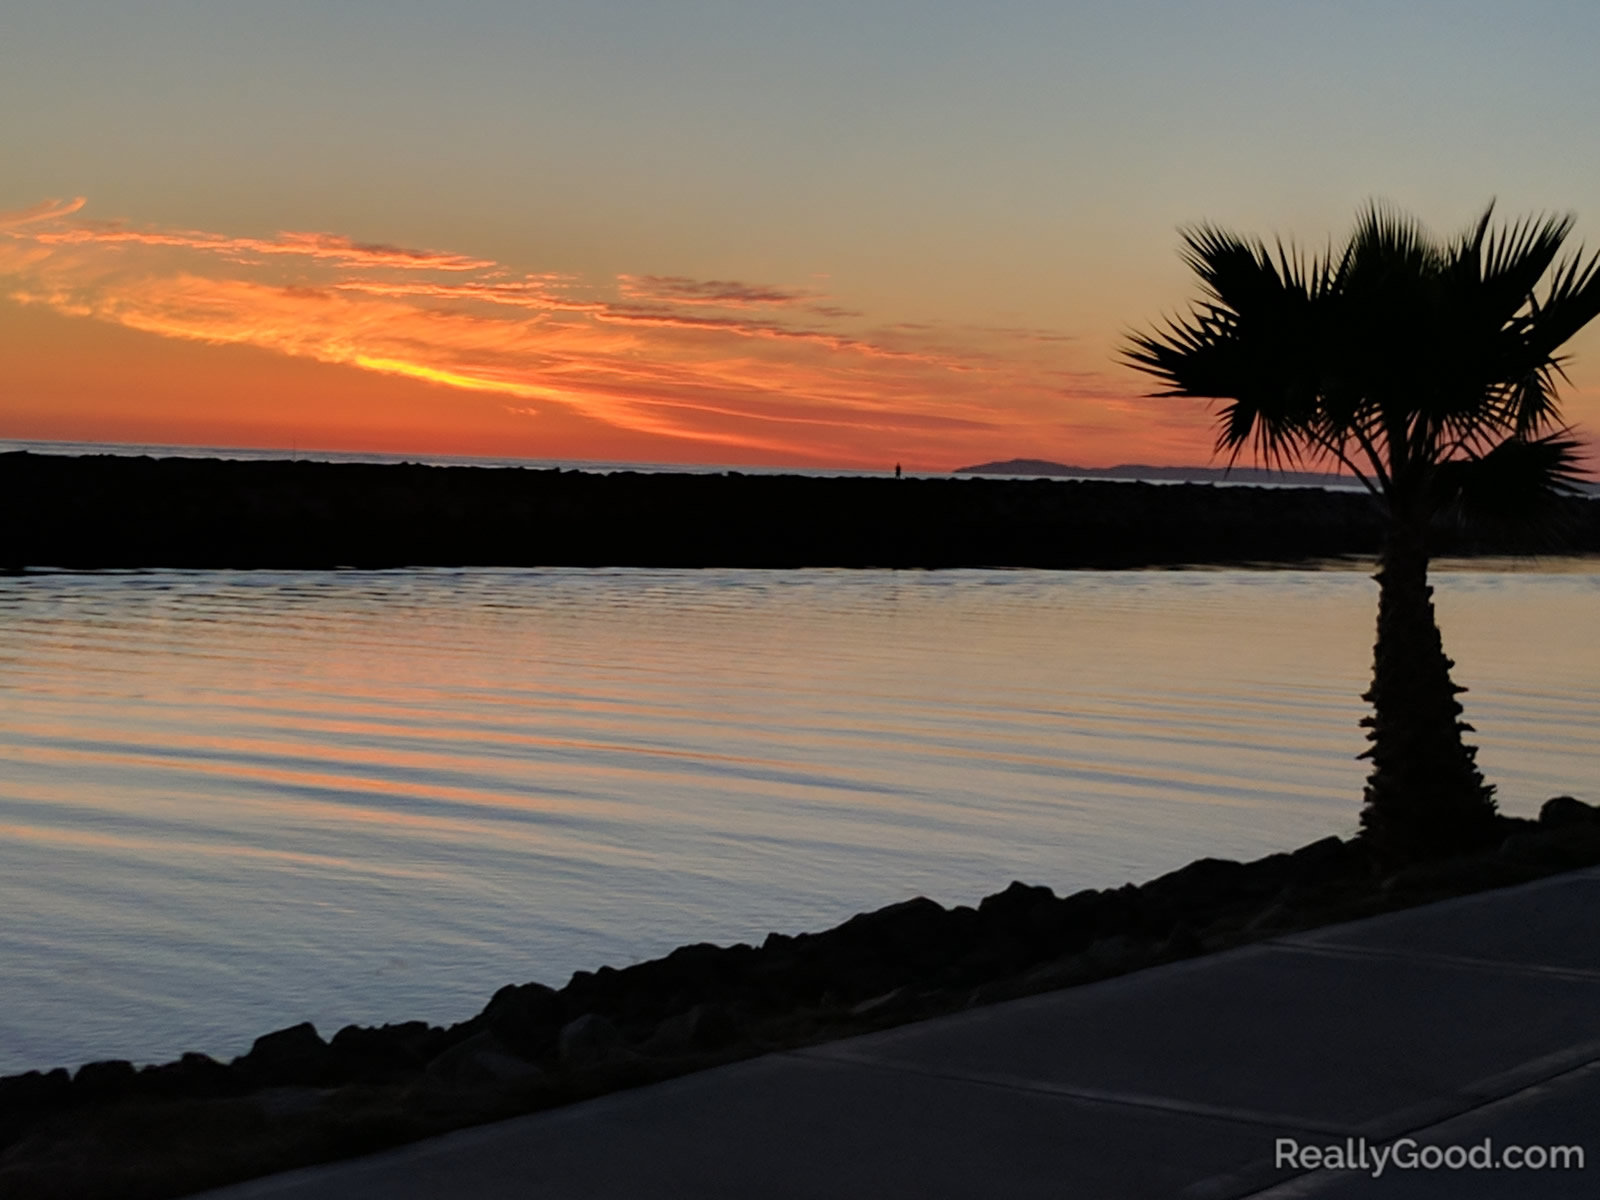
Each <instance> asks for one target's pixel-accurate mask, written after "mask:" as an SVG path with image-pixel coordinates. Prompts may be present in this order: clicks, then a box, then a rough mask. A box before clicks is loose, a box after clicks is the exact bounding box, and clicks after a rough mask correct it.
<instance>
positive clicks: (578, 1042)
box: [556, 1013, 623, 1068]
mask: <svg viewBox="0 0 1600 1200" xmlns="http://www.w3.org/2000/svg"><path fill="white" fill-rule="evenodd" d="M622 1050H623V1045H622V1034H620V1033H619V1032H617V1027H616V1026H615V1025H613V1024H612V1023H611V1022H610V1021H608V1020H607V1019H606V1018H605V1017H602V1016H600V1015H598V1014H596V1013H584V1014H583V1016H581V1017H578V1018H577V1019H575V1020H572V1021H568V1022H567V1023H566V1024H565V1025H563V1026H562V1027H561V1032H560V1033H559V1034H558V1035H557V1037H556V1054H557V1057H559V1058H560V1060H561V1062H562V1065H564V1066H568V1067H577V1068H582V1067H592V1066H596V1065H598V1064H600V1063H603V1062H609V1061H612V1060H614V1059H616V1058H619V1057H621V1056H622Z"/></svg>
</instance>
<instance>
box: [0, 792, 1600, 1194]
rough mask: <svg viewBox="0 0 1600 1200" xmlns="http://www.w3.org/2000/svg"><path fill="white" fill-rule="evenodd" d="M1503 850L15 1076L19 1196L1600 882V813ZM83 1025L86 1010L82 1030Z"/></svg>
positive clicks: (593, 1085) (358, 1144)
mask: <svg viewBox="0 0 1600 1200" xmlns="http://www.w3.org/2000/svg"><path fill="white" fill-rule="evenodd" d="M1503 826H1504V827H1503V834H1504V836H1503V839H1502V841H1501V843H1500V845H1499V846H1498V847H1497V848H1496V849H1495V850H1494V851H1492V852H1488V853H1484V854H1479V855H1476V856H1473V857H1471V858H1463V859H1455V860H1449V861H1443V862H1434V863H1429V864H1425V865H1421V866H1415V867H1411V868H1408V869H1406V870H1402V871H1400V872H1398V873H1386V872H1384V871H1381V870H1380V869H1378V867H1377V866H1376V865H1375V863H1374V862H1373V861H1372V860H1371V859H1369V858H1368V856H1367V855H1366V854H1365V852H1364V851H1363V849H1362V847H1361V845H1360V844H1359V843H1352V842H1345V841H1341V840H1340V839H1338V838H1327V839H1324V840H1323V841H1319V842H1315V843H1312V844H1311V845H1309V846H1306V847H1304V848H1303V849H1301V850H1299V851H1296V852H1294V853H1290V854H1274V855H1271V856H1269V857H1267V858H1263V859H1259V860H1257V861H1255V862H1249V863H1239V862H1231V861H1224V860H1219V859H1201V860H1199V861H1197V862H1194V863H1191V864H1190V865H1189V866H1187V867H1184V868H1183V869H1181V870H1179V871H1175V872H1173V873H1171V874H1169V875H1165V876H1162V877H1161V878H1159V879H1156V880H1153V881H1151V882H1149V883H1146V884H1144V885H1143V886H1142V887H1135V886H1132V885H1129V886H1126V887H1122V888H1115V889H1108V890H1104V891H1084V892H1079V893H1076V894H1075V895H1071V896H1065V897H1062V896H1057V895H1055V894H1054V893H1052V892H1051V891H1050V890H1049V889H1048V888H1044V887H1030V886H1027V885H1025V884H1022V883H1013V884H1012V885H1011V886H1010V887H1008V888H1006V889H1005V890H1004V891H1002V892H998V893H996V894H995V895H992V896H989V897H987V898H986V899H984V900H983V902H982V903H980V904H979V905H977V906H976V907H965V906H963V907H958V908H944V907H942V906H941V905H939V904H937V903H935V902H934V901H932V900H928V899H925V898H921V897H919V898H916V899H912V900H907V901H905V902H903V903H900V904H895V905H891V906H890V907H888V908H884V909H880V910H878V911H876V912H871V913H864V914H861V915H859V916H856V917H853V918H852V919H850V920H849V921H846V922H845V923H844V924H842V925H839V926H838V927H836V928H834V929H830V930H827V931H825V932H822V933H815V934H801V935H798V936H793V937H791V936H785V935H782V934H772V935H770V936H769V937H768V938H767V939H766V941H765V942H763V943H762V944H761V945H760V946H749V945H736V946H713V945H695V946H685V947H682V948H680V949H678V950H676V951H674V952H673V953H671V954H669V955H667V956H666V957H665V958H661V959H656V960H654V961H651V962H646V963H640V964H638V965H635V966H630V967H626V968H624V969H622V970H614V969H612V968H609V967H602V968H601V969H599V970H598V971H594V972H588V971H580V972H578V973H577V974H575V975H574V976H573V977H572V979H571V980H570V981H569V982H568V983H567V984H566V985H565V986H564V987H562V988H560V989H556V988H551V987H547V986H545V985H543V984H540V983H524V984H516V985H510V986H507V987H504V988H502V989H501V990H500V991H499V992H497V993H495V995H494V996H493V998H491V999H490V1000H489V1002H488V1004H487V1005H486V1006H485V1007H484V1009H483V1011H482V1012H480V1013H479V1014H478V1015H477V1016H475V1017H473V1018H472V1019H470V1020H468V1021H464V1022H462V1023H460V1024H458V1025H455V1026H451V1027H448V1028H445V1027H440V1026H434V1025H430V1024H428V1023H426V1022H424V1021H412V1022H409V1023H406V1024H400V1025H385V1026H382V1027H363V1026H354V1025H352V1026H348V1027H346V1028H344V1029H341V1030H339V1031H338V1032H337V1033H336V1034H334V1036H333V1037H332V1038H331V1039H329V1040H325V1039H324V1038H323V1037H322V1036H321V1034H320V1033H319V1032H318V1031H317V1030H316V1029H314V1028H313V1027H312V1026H310V1025H309V1024H302V1025H296V1026H292V1027H290V1028H287V1029H282V1030H279V1031H277V1032H275V1033H269V1034H266V1035H265V1036H263V1037H260V1038H258V1039H257V1040H256V1042H255V1044H254V1046H253V1047H252V1049H251V1050H250V1052H249V1053H248V1054H245V1055H242V1056H241V1057H239V1058H236V1059H234V1060H233V1061H232V1062H229V1063H224V1062H218V1061H216V1060H213V1059H211V1058H209V1057H207V1056H206V1055H203V1054H186V1055H184V1056H183V1057H182V1058H181V1059H179V1060H177V1061H175V1062H170V1063H163V1064H160V1065H155V1066H146V1067H142V1068H139V1067H135V1066H134V1065H133V1064H131V1063H128V1062H121V1061H116V1062H97V1063H89V1064H87V1065H85V1066H81V1067H79V1068H78V1069H77V1070H76V1071H75V1072H69V1071H67V1070H66V1069H57V1070H54V1071H49V1072H38V1071H35V1072H29V1073H27V1074H24V1075H16V1076H10V1077H7V1078H4V1079H0V1195H3V1196H6V1197H13V1198H16V1200H45V1198H50V1200H56V1198H64V1197H77V1198H81V1200H95V1198H100V1197H106V1198H109V1197H125V1198H133V1200H137V1198H151V1200H154V1198H157V1197H169V1196H177V1195H182V1194H184V1193H185V1192H188V1191H194V1190H198V1189H200V1188H202V1187H206V1186H210V1185H214V1184H220V1183H223V1182H226V1181H229V1180H234V1179H242V1178H247V1177H249V1176H252V1175H258V1174H264V1173H267V1172H270V1171H276V1170H283V1169H286V1168H288V1167H291V1166H296V1165H301V1164H305V1163H312V1162H318V1161H326V1160H329V1159H333V1158H339V1157H344V1156H348V1155H352V1154H358V1153H362V1152H365V1151H369V1150H373V1149H377V1148H379V1147H382V1146H386V1145H393V1144H396V1143H399V1142H403V1141H407V1140H411V1139H415V1138H418V1137H423V1136H426V1135H429V1134H433V1133H438V1132H442V1131H444V1130H447V1129H451V1128H455V1127H459V1126H462V1125H468V1124H472V1123H476V1122H481V1121H486V1120H491V1119H495V1118H498V1117H504V1116H509V1115H512V1114H515V1113H520V1112H528V1111H533V1110H536V1109H540V1108H548V1107H550V1106H553V1105H558V1104H565V1103H569V1102H571V1101H574V1100H578V1099H582V1098H585V1097H588V1096H593V1095H596V1094H598V1093H601V1092H604V1091H608V1090H614V1089H617V1088H622V1087H630V1086H635V1085H638V1084H643V1083H648V1082H652V1081H654V1080H659V1079H664V1078H667V1077H669V1076H672V1075H677V1074H682V1073H684V1072H686V1071H692V1070H698V1069H700V1068H703V1067H707V1066H711V1065H714V1064H717V1063H722V1062H728V1061H731V1060H734V1059H738V1058H745V1057H749V1056H751V1055H756V1054H761V1053H765V1052H768V1051H772V1050H779V1049H785V1048H793V1047H796V1046H803V1045H808V1044H813V1043H816V1042H820V1041H824V1040H828V1039H832V1038H837V1037H842V1036H845V1035H848V1034H853V1033H860V1032H865V1031H868V1030H872V1029H878V1028H883V1027H885V1026H888V1025H894V1024H898V1023H902V1022H905V1021H910V1020H916V1019H919V1018H922V1017H927V1016H933V1015H936V1014H940V1013H947V1012H952V1011H955V1010H958V1009H962V1008H967V1007H971V1006H974V1005H981V1004H986V1003H991V1002H993V1001H997V1000H1004V999H1009V998H1012V997H1016V996H1022V995H1027V994H1030V993H1035V992H1040V991H1047V990H1051V989H1055V988H1061V987H1067V986H1071V985H1074V984H1078V983H1084V982H1088V981H1092V980H1096V979H1102V978H1106V977H1108V976H1112V975H1118V974H1123V973H1125V972H1128V971H1133V970H1138V969H1140V968H1142V967H1146V966H1151V965H1154V964H1157V963H1162V962H1168V961H1172V960H1175V959H1181V958H1186V957H1191V956H1193V955H1196V954H1201V953H1206V952H1209V951H1214V950H1219V949H1223V948H1226V947H1229V946H1234V945H1238V944H1241V943H1244V942H1249V941H1252V940H1257V939H1260V938H1264V937H1270V936H1274V935H1277V934H1281V933H1286V932H1290V931H1296V930H1302V929H1308V928H1313V927H1315V926H1318V925H1325V924H1329V923H1332V922H1336V921H1342V920H1349V919H1353V918H1356V917H1361V916H1367V915H1372V914H1375V913H1379V912H1384V911H1389V910H1392V909H1396V908H1403V907H1407V906H1410V905H1414V904H1419V903H1424V902H1427V901H1430V900H1436V899H1441V898H1444V897H1447V896H1452V895H1460V894H1463V893H1466V892H1471V891H1477V890H1481V889H1484V888H1489V887H1497V886H1502V885H1506V884H1513V883H1521V882H1525V881H1528V880H1531V879H1535V878H1538V877H1540V876H1543V875H1548V874H1551V873H1553V872H1556V871H1560V870H1566V869H1570V868H1574V867H1581V866H1590V865H1594V864H1596V863H1600V810H1597V809H1595V808H1593V807H1591V806H1589V805H1586V804H1583V803H1581V802H1579V801H1577V800H1574V799H1572V798H1570V797H1560V798H1558V799H1556V800H1552V801H1550V802H1549V803H1548V804H1546V805H1545V808H1544V811H1543V813H1542V814H1541V817H1540V820H1539V821H1538V822H1533V821H1521V820H1514V819H1505V820H1504V821H1503ZM62 1019H63V1020H70V1019H71V1014H69V1013H63V1014H62Z"/></svg>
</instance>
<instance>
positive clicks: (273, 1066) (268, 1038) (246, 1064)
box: [233, 1021, 332, 1087]
mask: <svg viewBox="0 0 1600 1200" xmlns="http://www.w3.org/2000/svg"><path fill="white" fill-rule="evenodd" d="M233 1065H234V1067H235V1069H236V1070H238V1071H240V1072H241V1073H243V1074H244V1075H245V1076H247V1077H248V1078H249V1079H250V1080H251V1081H252V1082H253V1083H255V1084H256V1086H258V1087H259V1086H262V1085H286V1084H315V1083H321V1082H322V1080H323V1078H324V1076H325V1075H327V1074H328V1070H329V1067H330V1066H331V1065H332V1055H331V1051H330V1048H329V1046H328V1043H327V1042H325V1041H323V1040H322V1035H321V1034H319V1033H318V1032H317V1029H316V1026H315V1025H313V1024H311V1022H310V1021H302V1022H301V1023H300V1024H298V1025H291V1026H289V1028H287V1029H279V1030H276V1031H274V1032H272V1033H266V1034H262V1035H261V1036H260V1037H258V1038H257V1039H256V1040H255V1043H254V1044H253V1045H252V1046H251V1047H250V1053H249V1054H246V1055H244V1056H243V1057H242V1058H238V1059H235V1060H234V1064H233Z"/></svg>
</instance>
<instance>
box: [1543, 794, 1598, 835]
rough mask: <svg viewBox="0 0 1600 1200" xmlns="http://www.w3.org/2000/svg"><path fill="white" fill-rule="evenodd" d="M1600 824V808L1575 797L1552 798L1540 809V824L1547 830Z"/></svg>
mask: <svg viewBox="0 0 1600 1200" xmlns="http://www.w3.org/2000/svg"><path fill="white" fill-rule="evenodd" d="M1595 823H1600V808H1596V807H1595V806H1594V805H1592V804H1585V803H1584V802H1583V801H1582V800H1579V799H1577V798H1575V797H1573V796H1552V797H1551V798H1550V799H1548V800H1546V801H1545V802H1544V807H1542V808H1541V809H1539V824H1540V826H1542V827H1543V828H1545V829H1565V828H1567V827H1569V826H1572V825H1591V824H1595Z"/></svg>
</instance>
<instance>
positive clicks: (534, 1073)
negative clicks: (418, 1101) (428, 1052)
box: [427, 1033, 544, 1089]
mask: <svg viewBox="0 0 1600 1200" xmlns="http://www.w3.org/2000/svg"><path fill="white" fill-rule="evenodd" d="M427 1075H428V1078H429V1079H431V1080H433V1081H435V1082H437V1083H443V1084H445V1085H447V1086H449V1087H453V1088H462V1089H470V1088H478V1087H498V1086H504V1085H508V1084H520V1083H531V1082H533V1081H535V1080H538V1079H541V1078H543V1076H544V1072H543V1071H541V1070H539V1068H538V1067H536V1066H534V1065H533V1064H532V1063H530V1062H527V1061H526V1060H525V1059H522V1058H519V1057H517V1055H515V1054H513V1053H512V1052H511V1049H510V1048H509V1047H508V1046H507V1045H506V1044H505V1043H504V1042H502V1041H501V1040H500V1039H499V1038H497V1037H496V1036H495V1035H494V1034H492V1033H479V1034H475V1035H473V1036H472V1037H470V1038H468V1039H467V1040H466V1041H464V1042H460V1043H458V1044H456V1045H454V1046H451V1047H450V1049H448V1050H446V1051H445V1052H444V1053H443V1054H440V1055H439V1056H437V1057H436V1058H434V1060H433V1061H432V1062H430V1063H429V1064H428V1066H427Z"/></svg>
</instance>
